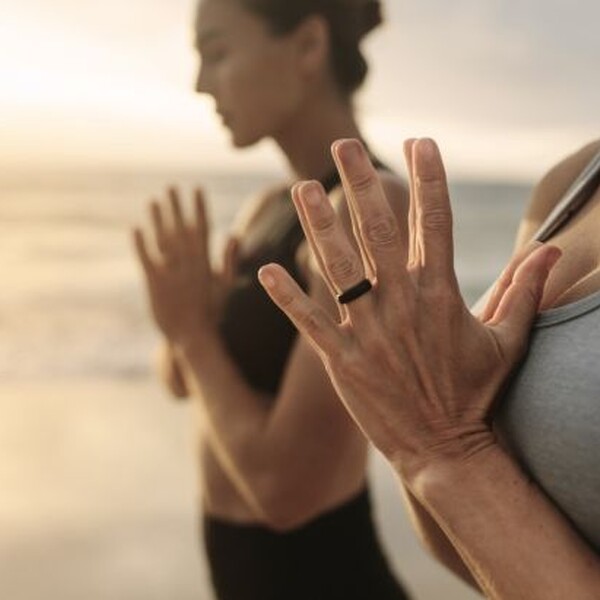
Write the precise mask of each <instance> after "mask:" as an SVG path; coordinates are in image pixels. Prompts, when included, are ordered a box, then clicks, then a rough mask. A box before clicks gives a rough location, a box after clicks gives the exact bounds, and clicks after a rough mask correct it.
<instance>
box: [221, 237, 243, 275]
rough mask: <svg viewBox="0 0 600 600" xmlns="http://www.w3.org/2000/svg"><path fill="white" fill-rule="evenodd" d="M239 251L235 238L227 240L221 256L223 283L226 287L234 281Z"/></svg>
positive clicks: (237, 241) (238, 244) (238, 243)
mask: <svg viewBox="0 0 600 600" xmlns="http://www.w3.org/2000/svg"><path fill="white" fill-rule="evenodd" d="M239 250H240V242H239V240H238V239H237V238H235V237H231V238H229V240H227V245H226V246H225V253H224V256H223V282H224V283H225V285H226V286H230V285H232V284H233V282H234V281H235V275H236V271H237V263H238V256H239Z"/></svg>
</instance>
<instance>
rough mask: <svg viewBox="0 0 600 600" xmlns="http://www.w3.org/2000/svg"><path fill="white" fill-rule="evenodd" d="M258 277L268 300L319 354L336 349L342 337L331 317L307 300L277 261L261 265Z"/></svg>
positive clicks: (327, 355) (329, 352)
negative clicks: (276, 263)
mask: <svg viewBox="0 0 600 600" xmlns="http://www.w3.org/2000/svg"><path fill="white" fill-rule="evenodd" d="M258 278H259V281H260V283H261V284H262V286H263V287H264V288H265V290H266V292H267V293H268V294H269V296H270V297H271V300H273V302H275V304H276V305H277V306H278V307H279V308H280V309H281V310H282V311H283V312H284V313H285V314H286V315H287V316H288V318H289V319H290V320H291V321H292V323H293V324H294V325H295V326H296V329H298V331H299V332H300V333H301V334H302V335H304V336H305V337H306V338H307V339H308V340H309V342H310V343H311V344H312V346H313V347H314V348H315V350H317V352H318V353H319V354H321V356H325V357H331V356H333V355H335V354H337V353H339V352H340V351H341V349H342V344H343V343H344V337H343V335H342V333H341V331H340V330H339V329H338V326H337V324H336V323H335V321H334V320H333V319H332V318H331V317H330V316H329V315H328V314H327V312H326V311H325V310H323V309H322V308H321V307H320V306H319V305H318V304H317V303H316V302H314V301H313V300H311V299H310V298H309V297H308V296H307V295H306V294H305V293H304V292H303V291H302V289H301V288H300V286H299V285H298V284H297V283H296V282H295V281H294V280H293V279H292V277H290V275H289V274H288V273H287V271H286V270H285V269H283V268H282V267H280V266H279V265H274V264H270V265H267V266H265V267H262V268H261V269H260V271H259V272H258Z"/></svg>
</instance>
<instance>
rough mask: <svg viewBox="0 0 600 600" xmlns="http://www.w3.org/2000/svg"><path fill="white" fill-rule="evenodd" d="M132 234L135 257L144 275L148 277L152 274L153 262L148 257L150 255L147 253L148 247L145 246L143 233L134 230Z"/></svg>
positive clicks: (139, 230) (137, 229)
mask: <svg viewBox="0 0 600 600" xmlns="http://www.w3.org/2000/svg"><path fill="white" fill-rule="evenodd" d="M132 234H133V243H134V246H135V250H136V254H137V257H138V259H139V261H140V263H141V264H142V267H143V268H144V271H145V273H146V274H147V275H150V274H152V273H153V272H154V262H153V260H152V257H151V256H150V253H149V252H148V246H147V245H146V240H145V238H144V233H143V232H142V230H141V229H139V228H136V229H134V230H133V232H132Z"/></svg>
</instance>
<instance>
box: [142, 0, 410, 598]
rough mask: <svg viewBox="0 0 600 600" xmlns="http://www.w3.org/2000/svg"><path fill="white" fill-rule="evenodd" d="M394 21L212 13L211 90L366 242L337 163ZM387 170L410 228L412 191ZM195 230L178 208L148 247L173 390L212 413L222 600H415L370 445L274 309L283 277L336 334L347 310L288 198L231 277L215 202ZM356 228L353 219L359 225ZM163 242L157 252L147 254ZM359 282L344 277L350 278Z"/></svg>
mask: <svg viewBox="0 0 600 600" xmlns="http://www.w3.org/2000/svg"><path fill="white" fill-rule="evenodd" d="M380 22H381V13H380V6H379V2H376V1H371V0H343V1H340V0H285V1H282V0H202V2H201V3H200V6H199V11H198V19H197V30H196V39H197V48H198V51H199V53H200V55H201V69H200V73H199V77H198V84H197V89H198V92H200V93H202V94H208V95H210V96H212V97H213V98H214V100H215V104H216V110H217V112H218V113H219V114H220V115H221V117H222V119H223V122H224V124H225V126H226V127H227V128H228V129H229V130H230V132H231V135H232V138H233V143H234V145H235V146H236V147H238V148H242V147H247V146H251V145H253V144H256V143H257V142H258V141H260V140H262V139H263V138H271V139H273V140H274V141H275V142H276V144H277V145H278V146H279V148H280V149H281V150H282V152H283V153H284V155H285V157H286V158H287V160H288V162H289V165H290V169H291V171H292V174H293V177H294V178H296V179H297V178H310V179H316V180H318V181H320V182H321V185H322V186H323V188H324V189H325V190H327V193H328V194H329V196H330V198H331V200H332V202H333V203H334V204H336V205H339V206H340V207H341V209H340V210H341V218H342V219H343V220H344V222H345V224H346V225H345V226H346V227H348V230H350V229H351V222H350V219H349V213H348V212H347V211H346V209H345V206H346V204H345V202H340V201H341V200H342V199H343V190H342V188H341V185H340V179H339V176H338V174H337V171H336V169H335V165H334V162H333V160H332V158H331V155H330V153H329V147H330V145H331V143H332V141H333V140H334V139H336V138H338V137H340V136H353V137H361V133H360V130H359V128H358V125H357V123H356V117H355V112H354V107H353V95H354V92H355V91H356V90H357V89H358V88H359V87H360V86H361V84H362V83H363V81H364V79H365V77H366V75H367V64H366V62H365V59H364V57H363V55H362V53H361V50H360V43H361V41H362V39H363V38H364V36H366V35H367V34H368V33H369V32H370V31H371V30H372V29H374V28H375V27H376V26H377V25H379V24H380ZM371 157H372V158H373V160H374V162H375V164H376V165H377V168H378V169H379V170H380V171H381V177H382V185H383V186H384V188H385V190H386V192H387V193H388V194H389V195H390V197H392V198H395V199H397V202H396V203H395V206H394V210H395V215H396V216H395V217H394V218H398V219H400V221H401V224H400V225H399V226H400V227H404V225H403V224H402V223H403V222H404V221H405V211H406V208H405V207H406V205H407V201H406V192H405V188H404V185H403V182H402V181H401V180H400V179H398V178H397V177H396V176H395V175H393V174H392V173H390V172H387V171H386V170H385V168H384V167H383V165H382V164H381V163H379V162H378V161H377V160H376V159H375V158H374V157H373V156H372V155H371ZM195 204H196V209H195V218H194V219H193V220H188V219H187V218H186V217H185V215H184V214H183V208H182V205H181V200H180V198H179V194H178V192H177V191H176V190H171V191H170V192H169V199H168V202H167V203H166V204H161V203H157V202H156V203H153V204H152V207H151V213H152V221H153V226H152V229H153V231H152V232H151V233H150V234H148V233H144V232H142V231H141V230H137V231H136V232H135V240H136V245H137V252H138V256H139V258H140V260H141V262H142V264H143V267H144V271H145V274H146V279H147V283H148V290H149V296H150V301H151V304H152V310H153V314H154V318H155V320H156V323H157V325H158V327H159V329H160V330H161V332H162V333H163V334H164V336H165V338H166V340H167V350H166V355H165V359H164V362H165V372H166V378H167V380H168V382H169V385H170V387H171V389H172V390H173V392H174V393H175V394H176V395H178V396H187V395H191V396H192V397H193V400H194V403H195V407H196V408H197V413H198V422H199V430H200V434H201V444H200V457H199V465H200V480H201V490H202V511H203V515H204V523H203V525H204V526H203V531H204V543H205V546H206V552H207V555H208V559H209V563H210V568H211V573H212V579H213V583H214V586H215V589H216V592H217V596H218V597H219V598H220V599H224V600H249V599H256V600H293V599H296V598H297V599H299V600H300V599H302V600H319V599H322V600H335V599H340V600H341V599H344V600H352V599H356V600H359V599H360V600H365V599H367V598H369V599H370V598H373V599H377V600H386V599H390V600H391V599H400V598H405V594H404V592H403V590H402V588H401V586H400V585H399V584H398V583H397V582H396V580H395V579H394V577H393V575H392V573H391V571H390V569H389V568H388V565H387V563H386V560H385V558H384V555H383V553H382V550H381V548H380V545H379V542H378V539H377V536H376V533H375V530H374V525H373V521H372V516H371V505H370V501H369V494H368V491H367V487H366V477H365V471H366V463H367V444H366V442H365V440H364V438H363V436H362V435H361V434H360V433H359V431H358V430H357V428H356V426H355V425H354V423H353V422H352V420H351V419H350V418H349V417H348V415H347V414H346V413H345V411H344V410H343V407H342V406H341V405H340V403H339V402H338V399H337V396H336V393H335V391H334V389H333V387H332V385H331V383H330V381H329V378H328V377H327V374H326V372H325V369H324V368H323V365H322V364H321V362H320V361H319V359H318V357H317V356H316V355H315V354H314V352H313V350H312V348H310V346H309V344H308V343H307V342H306V341H305V340H303V339H296V332H295V329H294V328H293V327H292V326H291V325H290V324H289V322H288V321H287V319H286V317H285V315H283V314H282V313H281V312H280V311H279V310H278V309H277V308H276V307H275V306H273V304H272V303H271V302H270V301H269V299H268V297H266V295H265V294H264V291H263V290H262V288H261V286H260V284H259V283H258V280H257V276H256V274H257V270H258V268H259V267H260V266H261V265H263V264H264V263H266V262H269V261H277V262H280V263H281V264H283V265H285V266H286V268H288V269H289V270H290V272H291V273H293V274H294V276H295V277H296V278H297V279H298V280H299V281H300V282H301V285H302V287H303V289H305V290H306V292H307V293H308V294H310V296H311V298H313V299H314V301H315V302H316V303H317V304H319V305H320V306H322V307H323V310H324V311H326V312H327V313H328V314H329V315H331V318H335V315H336V314H337V308H336V306H335V304H334V303H332V302H331V300H330V298H329V293H328V290H327V288H326V286H325V284H324V282H323V281H322V279H321V277H320V276H318V275H317V276H315V275H314V272H313V269H312V268H311V265H310V264H309V261H308V253H307V252H306V248H305V242H304V236H303V233H302V229H301V226H300V224H299V222H298V218H297V216H296V213H295V211H294V207H293V203H292V201H291V198H290V192H289V188H288V186H287V185H284V186H281V187H280V188H278V189H274V190H269V191H266V192H264V193H262V194H260V197H259V199H258V200H255V201H253V202H252V203H250V204H249V205H248V204H247V205H244V206H243V207H242V208H241V210H240V218H239V219H238V221H237V224H236V226H235V227H234V232H233V234H232V237H231V240H230V241H229V243H228V244H227V248H226V251H225V258H224V259H223V268H222V269H219V270H218V271H217V270H215V269H214V268H213V266H212V262H211V260H210V257H209V242H208V237H209V231H208V229H209V228H208V225H207V218H206V212H205V206H204V199H203V197H202V194H201V192H197V193H196V198H195ZM345 211H346V212H345ZM150 238H154V240H155V242H156V243H155V244H153V245H154V246H155V248H154V249H152V248H151V246H150V244H149V241H150ZM336 268H337V270H338V271H339V273H340V276H341V277H343V276H344V273H345V272H346V270H347V265H346V263H345V261H343V260H342V261H340V262H339V264H337V266H336Z"/></svg>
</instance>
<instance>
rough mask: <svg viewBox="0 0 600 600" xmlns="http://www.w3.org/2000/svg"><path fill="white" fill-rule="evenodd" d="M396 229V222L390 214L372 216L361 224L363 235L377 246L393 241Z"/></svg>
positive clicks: (397, 229) (396, 232)
mask: <svg viewBox="0 0 600 600" xmlns="http://www.w3.org/2000/svg"><path fill="white" fill-rule="evenodd" d="M398 231H399V228H398V223H397V221H396V219H395V218H394V217H392V216H383V215H381V216H377V217H373V218H371V219H368V220H367V221H366V222H365V223H364V225H363V232H364V234H365V237H366V238H367V240H368V241H369V242H371V243H373V244H375V245H377V246H383V247H385V246H389V245H391V244H392V243H393V242H394V241H395V239H396V236H397V235H398Z"/></svg>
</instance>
